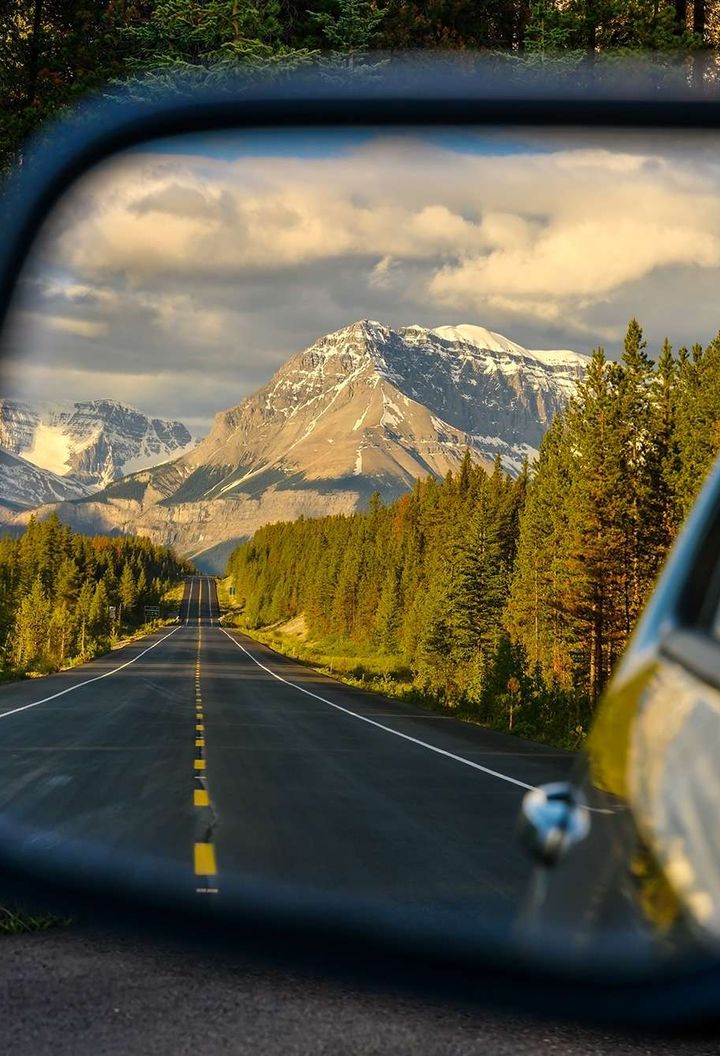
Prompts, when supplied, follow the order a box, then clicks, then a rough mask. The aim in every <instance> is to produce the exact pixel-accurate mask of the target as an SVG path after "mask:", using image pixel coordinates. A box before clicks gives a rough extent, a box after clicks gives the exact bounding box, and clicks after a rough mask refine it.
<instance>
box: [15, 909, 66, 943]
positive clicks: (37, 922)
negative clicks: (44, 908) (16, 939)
mask: <svg viewBox="0 0 720 1056" xmlns="http://www.w3.org/2000/svg"><path fill="white" fill-rule="evenodd" d="M71 923H72V921H71V920H70V919H69V918H68V917H58V916H56V915H55V914H54V913H42V912H32V913H31V912H29V911H27V910H25V909H20V908H19V907H17V906H0V936H2V935H25V934H27V933H28V932H31V931H47V930H48V929H49V928H58V927H63V926H66V925H68V924H71Z"/></svg>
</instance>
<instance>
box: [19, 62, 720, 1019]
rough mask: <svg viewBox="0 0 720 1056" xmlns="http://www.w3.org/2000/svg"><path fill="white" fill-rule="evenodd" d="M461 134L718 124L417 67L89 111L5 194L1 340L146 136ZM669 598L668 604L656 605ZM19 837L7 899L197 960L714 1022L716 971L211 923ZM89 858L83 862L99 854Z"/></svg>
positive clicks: (424, 929) (381, 917) (327, 929)
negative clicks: (214, 955) (123, 155)
mask: <svg viewBox="0 0 720 1056" xmlns="http://www.w3.org/2000/svg"><path fill="white" fill-rule="evenodd" d="M461 125H464V126H467V125H482V126H496V127H497V126H515V127H520V126H524V127H527V126H540V125H543V126H554V127H566V128H567V127H585V128H597V129H616V128H626V129H633V128H635V129H639V130H641V129H651V128H652V129H668V130H671V129H675V130H688V129H691V128H693V129H720V99H718V100H714V99H708V98H698V97H694V96H692V95H691V94H690V93H687V94H682V93H677V92H673V93H666V92H662V91H648V92H647V93H645V94H641V93H635V94H630V93H628V94H627V95H624V94H623V92H622V86H620V89H618V87H617V86H616V87H615V89H614V91H613V93H612V96H605V97H603V96H601V95H599V94H597V93H593V92H590V91H585V90H580V89H578V88H575V89H573V88H569V87H568V85H567V84H566V83H563V82H561V81H553V80H552V79H550V80H547V79H545V80H543V81H538V80H537V79H534V80H533V81H528V82H527V83H523V81H522V80H520V79H517V78H516V79H514V80H513V82H512V83H511V84H505V83H504V82H503V81H502V79H498V77H497V76H496V75H494V76H493V78H492V80H489V79H487V78H484V77H483V76H482V75H481V74H478V75H477V76H476V77H474V78H468V77H464V78H458V79H454V78H453V77H452V75H450V76H448V75H447V70H445V71H444V73H443V76H441V77H438V78H433V77H432V76H431V75H430V71H429V70H428V67H427V66H426V67H425V68H424V69H423V70H422V71H421V72H420V74H419V76H418V75H413V73H412V70H411V69H410V68H407V67H406V68H404V69H403V72H402V76H401V77H393V76H391V75H390V74H387V75H376V76H374V77H373V78H370V79H367V80H359V81H357V82H354V83H345V84H344V85H342V84H340V85H339V84H337V83H333V81H332V80H331V79H328V78H326V79H325V80H323V79H322V78H321V77H318V76H316V75H312V74H311V75H310V76H298V77H296V78H290V79H286V80H285V81H284V82H282V83H279V82H278V83H275V84H272V83H271V84H263V83H258V84H257V85H256V86H255V87H248V86H247V85H245V86H243V87H242V88H238V90H237V91H233V90H232V88H228V89H226V90H224V91H220V92H204V91H200V92H195V93H193V94H192V95H189V94H183V93H181V92H178V93H169V94H167V95H165V96H163V97H157V98H154V99H153V100H152V101H150V102H142V103H141V102H137V101H132V100H129V101H127V102H118V101H115V102H110V103H108V102H104V103H94V104H91V105H89V106H87V107H85V108H84V109H83V110H81V111H80V112H79V113H78V115H77V116H76V117H74V118H73V119H71V120H69V121H67V122H64V123H62V124H59V125H57V126H56V127H55V128H54V129H53V130H50V132H49V133H47V134H46V135H44V136H43V137H42V139H39V140H38V141H37V143H36V144H35V145H34V146H31V148H30V149H29V151H28V153H27V155H26V157H25V159H24V161H23V165H22V169H21V171H20V172H19V173H18V174H17V175H16V176H15V177H14V178H13V179H12V180H11V181H10V182H9V183H8V185H7V186H6V188H5V190H4V195H3V197H4V202H2V203H0V210H2V214H3V215H1V216H0V230H2V232H3V237H2V245H1V246H0V333H2V329H3V326H4V324H5V321H6V318H7V314H8V310H9V307H10V304H11V300H12V296H13V292H14V289H15V286H16V282H17V279H18V276H19V274H20V272H21V270H22V267H23V265H24V263H25V261H26V259H27V256H28V253H29V251H30V249H31V247H32V244H33V242H34V240H35V238H36V236H37V235H38V233H39V231H40V229H41V227H42V224H43V222H44V221H45V219H46V218H47V216H48V214H49V212H50V211H51V209H52V208H53V206H54V205H55V204H56V203H57V201H58V200H59V198H60V197H61V196H62V195H63V193H64V192H65V191H66V190H67V188H68V187H69V186H70V185H71V184H72V183H73V182H74V181H75V180H76V179H78V178H79V177H80V176H81V175H82V174H83V173H84V172H86V171H87V170H88V169H90V168H91V167H92V166H94V165H95V164H98V163H99V162H101V161H103V160H104V159H106V158H108V157H109V156H110V155H112V154H114V153H116V152H118V151H121V150H125V149H129V148H132V147H134V146H137V145H138V144H140V143H141V142H143V141H146V140H148V139H154V138H160V137H167V136H172V135H180V134H187V133H192V132H200V131H209V130H222V129H227V128H233V129H243V128H245V129H258V128H264V129H268V128H272V129H283V128H298V127H304V128H332V127H348V126H354V127H359V126H369V127H374V128H380V127H385V128H388V127H393V126H394V127H399V126H405V127H408V126H410V127H415V128H428V127H432V126H435V127H439V126H445V127H448V126H461ZM718 493H720V476H719V475H718V474H716V475H715V477H714V478H713V481H711V483H710V485H709V486H708V488H707V489H706V492H705V494H704V496H703V499H702V500H701V502H700V508H699V509H698V511H697V513H696V515H695V516H694V518H693V521H692V523H693V524H694V525H695V528H694V529H693V532H694V535H693V532H688V533H686V534H685V535H684V536H683V539H682V540H681V542H680V544H679V548H678V552H677V554H676V557H675V558H674V559H673V561H671V567H670V568H669V569H668V572H667V573H666V576H665V577H664V581H663V582H664V584H665V586H664V588H663V589H661V590H660V592H659V595H658V598H657V602H656V603H654V604H653V605H652V606H651V610H650V611H649V613H648V616H647V617H646V619H645V620H644V621H643V627H642V628H641V631H640V632H639V636H638V639H637V641H638V648H639V647H640V646H641V645H642V641H643V640H644V639H646V640H647V641H650V639H651V638H652V637H653V636H655V635H656V634H657V631H658V627H659V625H660V623H661V622H662V620H661V616H662V613H663V611H665V612H667V611H671V613H672V614H675V613H679V612H680V611H681V608H682V606H681V604H680V600H679V599H680V593H679V584H680V581H681V578H682V577H681V573H682V567H681V565H682V562H683V561H686V560H687V559H688V555H689V554H690V553H691V551H692V547H693V539H695V541H696V540H697V537H698V535H697V533H700V534H701V535H702V534H704V533H706V532H707V525H708V523H709V520H708V518H709V517H710V516H711V514H714V511H715V510H716V509H717V507H718V502H717V495H718ZM661 586H662V585H661ZM663 603H665V604H666V605H669V606H670V608H669V609H666V610H663V609H662V605H663ZM653 613H655V615H653ZM663 618H664V617H663ZM677 622H678V621H675V623H677ZM671 623H673V620H672V619H671ZM643 628H644V629H643ZM651 632H652V633H651ZM643 635H644V639H643ZM14 836H15V837H17V834H13V833H11V832H8V831H7V830H6V827H5V825H4V823H3V822H2V820H1V819H0V877H2V883H3V887H4V888H5V889H6V890H7V891H8V893H12V892H13V891H15V892H17V893H18V894H20V895H21V896H22V897H23V898H24V899H28V898H29V899H30V900H32V901H35V902H39V903H42V904H43V905H49V906H57V907H59V908H60V909H61V910H62V911H63V912H67V911H69V912H71V913H72V912H80V913H81V914H83V915H86V916H87V915H90V916H91V917H93V918H98V919H101V920H102V921H103V922H104V923H106V924H108V923H109V924H112V925H117V926H121V927H124V928H132V929H133V930H135V931H143V932H147V931H150V932H153V933H155V934H158V933H162V934H164V935H170V936H173V937H176V936H179V937H181V938H182V939H183V941H192V940H193V939H194V938H196V937H197V936H198V932H201V933H202V942H203V947H202V948H203V949H204V950H205V951H207V948H208V941H210V942H212V943H214V944H217V945H225V946H228V945H229V946H230V947H231V948H232V949H233V950H242V951H243V952H244V953H245V954H252V955H257V956H262V957H263V958H265V959H271V960H276V961H277V960H282V961H283V962H284V961H286V960H288V959H292V960H293V961H294V962H295V963H298V964H306V965H307V966H309V967H310V968H311V969H313V970H320V971H322V972H324V973H328V972H331V973H333V974H339V975H342V976H344V977H346V978H347V977H350V978H353V979H357V980H359V981H363V982H365V983H366V984H370V985H372V986H378V985H380V986H382V987H393V988H397V989H403V990H405V991H408V990H410V991H412V992H416V993H422V994H424V995H431V996H434V997H440V998H442V999H448V1000H452V1001H454V1002H462V1003H466V1004H467V1003H470V1004H486V1003H492V1004H501V1005H503V1006H506V1007H513V1008H521V1009H523V1010H529V1011H532V1012H536V1013H542V1014H547V1015H560V1016H568V1015H570V1016H572V1017H581V1018H587V1019H594V1020H600V1021H604V1022H624V1023H642V1024H645V1025H647V1024H659V1023H672V1022H683V1021H684V1022H687V1021H692V1020H697V1019H701V1018H704V1019H707V1018H712V1017H715V1016H716V1015H717V998H718V995H719V994H720V963H719V962H718V961H716V960H713V961H708V962H706V963H703V964H697V965H694V966H689V967H688V969H687V971H682V972H681V971H677V970H670V971H668V972H663V971H660V970H658V969H657V968H652V969H651V968H646V969H644V970H643V968H642V967H641V966H635V967H633V968H630V969H627V970H626V969H625V967H621V965H622V958H621V957H619V956H618V951H617V950H615V952H614V954H613V955H612V956H610V955H609V956H608V958H607V960H606V961H604V963H602V964H597V965H595V966H594V967H591V966H587V965H582V964H581V963H579V962H578V960H577V959H565V958H563V957H562V956H561V955H560V954H559V953H557V954H555V953H549V952H548V947H547V946H545V948H544V949H539V948H538V949H536V950H534V951H528V953H527V955H520V954H518V953H517V952H512V953H511V952H509V951H508V948H507V947H506V946H505V945H504V944H503V942H502V939H501V938H499V937H498V936H493V934H492V933H491V932H490V930H488V934H487V938H486V940H485V939H483V944H482V948H478V943H477V940H473V941H472V942H471V941H468V940H467V938H465V939H464V938H463V935H462V934H461V933H460V932H459V931H457V930H453V929H452V928H451V927H449V926H448V927H445V926H443V925H442V923H441V924H440V926H439V925H438V921H437V920H435V919H434V918H433V919H431V918H430V917H429V916H427V915H426V917H423V916H422V915H420V914H418V915H416V916H413V915H411V914H405V913H395V914H389V913H383V912H380V911H373V910H371V909H369V908H367V907H365V908H363V907H356V908H355V909H350V908H349V907H347V906H342V905H340V904H339V903H338V904H336V905H328V904H324V903H322V902H320V901H319V900H314V901H313V900H312V899H307V898H304V897H301V896H299V895H297V893H295V892H293V891H292V890H286V891H284V892H282V891H278V890H271V889H270V888H257V887H255V888H250V887H247V886H246V887H241V886H238V887H237V890H236V892H235V893H234V897H233V898H230V899H229V900H228V901H227V902H225V900H223V911H222V912H220V906H218V907H217V909H215V908H210V909H208V906H207V903H203V904H199V903H198V900H197V898H196V897H195V898H192V899H191V898H188V899H185V898H182V897H180V896H177V897H174V896H173V894H172V886H171V885H170V884H169V885H168V886H167V887H166V888H165V889H164V891H162V890H160V891H159V892H158V894H157V895H156V896H155V897H153V898H152V899H151V897H150V896H149V895H146V894H145V892H144V891H143V889H142V887H141V885H138V889H137V890H136V891H135V892H133V891H128V890H122V889H119V888H118V887H117V885H115V884H113V881H112V875H111V873H110V872H109V871H108V869H107V863H106V862H102V861H98V862H97V870H96V872H92V874H91V872H90V871H89V870H88V873H87V875H86V876H85V877H82V876H77V875H76V874H75V873H74V872H73V869H72V861H71V859H70V856H68V862H67V865H66V866H65V867H62V866H60V867H57V863H56V862H54V863H53V865H52V867H51V866H50V865H49V864H48V862H47V861H45V860H44V859H43V856H42V851H39V852H38V851H31V850H28V849H27V847H26V846H25V847H21V850H16V849H14V848H18V847H19V846H21V844H22V841H20V843H18V842H17V839H16V840H15V843H13V839H14ZM4 837H5V839H4ZM75 860H77V859H75ZM84 860H85V861H86V862H92V860H93V859H92V853H91V852H88V853H87V855H86V857H85V859H84ZM98 877H100V878H101V882H100V883H98ZM446 923H447V922H446Z"/></svg>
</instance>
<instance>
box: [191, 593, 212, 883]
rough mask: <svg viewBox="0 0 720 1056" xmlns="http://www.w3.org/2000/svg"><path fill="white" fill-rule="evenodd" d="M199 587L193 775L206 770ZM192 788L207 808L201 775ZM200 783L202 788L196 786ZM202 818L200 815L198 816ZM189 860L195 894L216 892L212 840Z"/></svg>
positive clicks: (195, 801)
mask: <svg viewBox="0 0 720 1056" xmlns="http://www.w3.org/2000/svg"><path fill="white" fill-rule="evenodd" d="M199 586H200V589H199V596H198V641H197V657H196V660H195V750H196V752H197V753H198V754H196V756H195V758H194V760H193V769H194V771H195V773H196V774H198V772H199V773H201V774H204V771H205V770H206V763H205V721H204V715H203V703H202V687H201V662H200V657H201V650H202V622H201V620H202V603H203V597H202V595H203V581H202V579H201V580H200V584H199ZM195 785H196V787H195V788H194V789H193V805H194V806H195V807H199V808H201V809H202V808H210V807H211V803H210V793H209V791H208V789H207V787H204V786H205V777H204V776H203V777H196V778H195ZM198 785H201V786H203V787H198ZM198 817H202V815H198ZM202 824H203V829H202V831H206V827H205V824H206V823H205V822H203V823H202ZM193 859H194V866H195V876H196V877H198V878H204V880H205V884H204V885H203V886H197V887H196V888H195V890H196V891H197V893H198V894H213V895H214V894H217V890H218V889H217V887H215V886H213V880H214V878H215V876H216V874H217V863H216V860H215V846H214V844H212V843H209V842H208V841H207V837H206V838H205V840H202V841H197V842H195V843H194V844H193Z"/></svg>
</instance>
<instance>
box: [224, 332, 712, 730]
mask: <svg viewBox="0 0 720 1056" xmlns="http://www.w3.org/2000/svg"><path fill="white" fill-rule="evenodd" d="M718 450H720V335H719V336H718V338H716V339H715V340H714V341H713V342H711V344H710V345H709V346H708V347H707V348H705V349H703V348H702V347H701V346H699V345H695V346H693V347H692V349H690V350H688V349H686V348H681V349H680V350H679V351H678V352H677V354H674V353H673V351H672V349H671V348H670V345H669V344H668V342H667V341H666V342H665V344H664V345H663V347H662V349H661V350H659V355H658V359H657V362H653V361H652V360H651V359H650V357H649V355H648V353H647V349H646V345H645V341H644V338H643V333H642V329H641V327H640V325H639V324H638V323H637V321H636V320H634V319H633V320H632V321H631V322H630V324H629V326H628V329H627V334H626V338H625V348H624V353H623V356H622V361H621V363H613V362H609V361H607V360H606V358H605V354H604V352H603V350H602V349H601V348H598V349H596V350H595V352H594V354H593V357H592V361H591V364H590V367H589V370H588V373H587V376H586V378H585V379H584V381H582V382H581V383H578V386H577V392H576V395H575V397H574V398H573V399H572V400H571V401H570V403H569V405H568V407H567V409H566V410H565V412H564V413H562V414H560V415H558V416H557V417H556V419H555V421H554V422H553V423H552V425H551V427H550V429H549V431H548V433H547V434H546V436H545V438H544V440H543V443H542V446H541V450H540V456H539V459H538V461H537V463H536V464H535V465H534V466H533V467H532V468H531V469H528V468H527V467H526V468H525V470H524V471H523V472H522V473H521V474H520V476H519V477H518V478H517V479H515V480H513V479H511V478H510V477H509V476H508V475H507V474H506V473H505V472H504V471H503V469H502V467H501V465H500V462H499V461H498V462H496V464H495V466H494V468H492V469H491V470H490V471H489V472H488V471H486V470H485V469H483V468H482V467H480V466H477V465H474V464H473V463H472V461H471V459H470V456H469V453H467V454H466V457H465V459H464V461H463V463H462V465H461V467H460V469H459V470H458V472H456V473H454V474H448V476H447V477H446V478H445V480H443V481H437V480H435V479H434V478H432V477H430V478H427V479H426V480H423V481H420V482H418V483H417V484H416V485H415V487H414V489H413V491H412V492H411V493H410V494H409V495H406V496H403V497H402V498H400V499H398V500H397V501H395V502H394V503H392V504H391V505H389V506H383V505H382V503H381V502H380V501H379V499H378V498H377V497H375V498H374V499H373V501H372V502H371V504H370V507H369V509H368V510H366V511H365V512H362V513H357V514H353V515H350V516H336V517H325V518H321V519H318V520H299V521H295V522H288V523H280V524H274V525H269V526H267V527H265V528H262V529H261V530H260V531H258V532H257V533H256V534H255V536H254V537H253V539H252V540H251V541H249V542H247V543H244V544H242V545H241V546H239V547H238V548H237V549H236V550H235V551H234V552H233V554H232V555H231V558H230V561H229V564H228V574H229V577H230V579H229V580H228V581H227V585H229V586H232V587H234V589H235V594H234V596H233V597H232V601H233V603H234V605H235V612H234V614H233V615H232V616H231V617H230V618H231V619H233V620H234V622H235V623H236V624H237V625H238V626H241V627H244V628H245V629H247V630H248V631H249V632H250V633H251V634H254V635H255V636H256V637H259V638H261V640H263V641H266V642H267V644H269V645H271V646H273V648H276V649H279V650H280V651H283V652H287V653H288V654H289V655H291V656H296V657H297V658H298V659H301V660H304V661H306V662H309V663H312V664H314V665H316V666H319V667H321V668H323V669H324V670H327V671H328V673H332V674H334V675H337V676H339V677H342V678H344V679H345V680H348V681H353V683H354V684H359V685H362V686H363V687H364V688H371V689H378V690H379V691H381V692H384V693H387V694H389V695H395V696H400V697H403V698H404V699H409V700H414V701H416V702H418V703H424V704H426V705H428V706H431V707H435V708H441V709H443V710H448V711H451V712H454V713H456V714H458V715H461V716H463V717H466V718H471V719H473V720H474V721H477V722H481V723H483V724H485V725H488V726H492V727H495V728H498V729H504V730H512V731H514V732H516V733H518V734H522V735H524V736H528V737H531V738H534V739H538V740H544V741H548V742H549V743H553V744H556V745H558V746H561V747H570V748H572V747H576V746H577V745H578V744H579V743H580V741H581V740H582V739H583V737H584V736H585V733H586V731H587V729H588V727H589V723H590V720H591V718H592V714H593V710H594V706H595V701H596V700H597V698H598V695H599V694H600V693H601V691H602V689H603V687H604V685H605V683H606V682H607V680H608V678H609V676H610V673H611V671H612V669H613V666H614V665H615V663H616V661H617V659H618V657H619V655H620V653H621V651H622V649H623V647H624V646H625V644H626V642H627V640H628V637H629V635H630V633H631V631H632V629H633V626H634V625H635V623H636V620H637V618H638V615H639V613H640V611H641V609H642V606H643V604H644V602H645V600H646V598H647V597H648V594H649V592H650V590H651V589H652V586H653V583H654V581H655V579H656V577H657V574H658V571H659V569H660V566H661V564H662V561H663V559H664V557H665V555H666V554H667V552H668V550H669V548H670V546H671V544H672V541H673V539H674V537H675V535H676V533H677V531H678V528H679V526H680V523H681V522H682V520H683V518H684V516H685V514H686V513H687V512H688V510H689V508H690V506H691V505H692V502H693V500H694V498H695V495H696V494H697V491H698V490H699V487H700V485H701V483H702V480H703V478H704V477H705V475H706V473H707V471H708V469H709V468H710V466H711V465H712V462H713V460H714V458H715V455H716V454H717V452H718Z"/></svg>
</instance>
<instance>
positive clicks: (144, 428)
mask: <svg viewBox="0 0 720 1056" xmlns="http://www.w3.org/2000/svg"><path fill="white" fill-rule="evenodd" d="M0 445H1V446H2V447H4V448H5V449H6V450H8V451H10V452H11V453H13V454H16V455H21V456H22V457H23V458H24V459H25V460H26V461H27V462H30V463H32V464H33V465H35V466H37V467H38V468H39V469H44V470H48V471H49V472H50V473H53V474H55V475H56V476H60V477H67V478H68V479H71V480H74V481H78V482H81V483H82V485H83V488H84V489H85V490H87V489H89V490H96V489H99V488H103V487H106V486H107V485H108V484H111V483H112V482H113V481H114V480H118V479H119V478H121V477H123V476H125V475H127V474H128V473H134V472H137V471H139V470H141V469H148V468H150V467H152V466H156V465H158V464H160V463H163V462H166V461H167V460H168V459H170V458H177V457H179V456H180V455H182V454H186V453H187V452H188V451H190V450H191V449H192V447H193V446H194V441H193V438H192V437H191V435H190V433H189V431H188V430H187V429H186V427H185V426H184V425H183V424H182V423H181V422H177V421H170V420H167V419H163V418H150V417H148V416H147V415H146V414H143V412H142V411H138V410H137V409H136V408H134V407H129V406H127V405H126V404H123V403H120V402H118V401H116V400H90V401H87V402H84V403H80V402H78V403H71V404H64V405H62V404H49V403H46V404H42V405H39V406H35V407H32V406H29V405H28V404H24V403H20V402H18V401H15V400H0Z"/></svg>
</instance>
